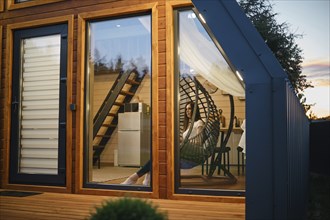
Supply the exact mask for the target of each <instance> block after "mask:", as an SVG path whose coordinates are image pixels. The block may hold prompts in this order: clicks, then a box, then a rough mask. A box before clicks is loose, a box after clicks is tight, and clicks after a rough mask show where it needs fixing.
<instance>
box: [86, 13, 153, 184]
mask: <svg viewBox="0 0 330 220" xmlns="http://www.w3.org/2000/svg"><path fill="white" fill-rule="evenodd" d="M88 27H89V28H88V30H89V32H88V36H89V39H88V40H89V42H88V59H87V61H88V71H87V77H86V78H87V79H86V85H87V86H86V88H87V92H86V108H85V109H86V120H85V134H86V135H85V145H86V146H87V147H86V148H85V149H87V151H86V153H85V157H86V158H85V161H86V163H85V166H87V173H85V175H86V177H87V178H85V179H86V180H87V182H89V183H96V184H110V185H111V184H121V183H123V182H124V181H125V179H126V178H127V177H128V176H130V175H131V174H132V173H134V172H136V171H137V170H138V169H139V168H140V167H142V166H143V165H144V164H145V163H146V162H147V161H149V160H150V149H151V141H150V140H151V135H150V134H151V128H150V125H151V28H150V27H151V24H150V16H149V15H144V16H135V17H129V18H120V19H113V20H106V21H94V22H90V23H89V25H88ZM135 184H138V185H142V184H143V183H142V180H141V181H137V182H136V183H135Z"/></svg>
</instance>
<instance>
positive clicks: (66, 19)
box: [2, 15, 74, 193]
mask: <svg viewBox="0 0 330 220" xmlns="http://www.w3.org/2000/svg"><path fill="white" fill-rule="evenodd" d="M73 22H74V16H73V15H69V16H61V17H54V18H50V19H41V20H35V21H28V22H22V23H17V24H8V25H7V36H6V39H7V41H6V45H7V48H6V55H7V56H6V57H7V60H6V62H5V63H6V72H5V74H6V76H5V82H4V85H5V93H6V94H5V96H4V97H5V111H4V112H5V114H4V125H5V126H4V127H5V128H6V130H5V136H4V137H5V140H4V143H5V148H4V149H3V150H4V154H3V155H4V178H3V180H2V181H3V182H2V183H3V188H6V189H17V190H31V191H45V192H46V191H47V192H66V193H69V192H72V186H71V185H72V129H70V128H72V112H71V111H70V110H69V108H67V109H66V117H67V118H66V125H67V133H66V146H67V147H66V159H65V160H66V184H65V186H64V187H53V186H37V185H18V184H10V183H9V164H10V157H9V152H10V149H9V147H10V130H11V129H10V126H11V123H10V120H11V98H12V91H11V88H12V74H13V69H12V66H13V37H14V35H13V32H14V31H15V30H19V29H25V28H34V27H40V26H50V25H54V24H63V23H66V24H67V25H68V36H67V38H68V41H67V42H68V44H67V51H68V52H67V99H66V105H67V106H70V104H71V103H72V69H73V32H74V25H73Z"/></svg>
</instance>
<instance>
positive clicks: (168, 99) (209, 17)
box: [0, 0, 309, 219]
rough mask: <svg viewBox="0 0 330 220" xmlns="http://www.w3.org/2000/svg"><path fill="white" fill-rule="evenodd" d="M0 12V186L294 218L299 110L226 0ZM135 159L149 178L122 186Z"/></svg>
mask: <svg viewBox="0 0 330 220" xmlns="http://www.w3.org/2000/svg"><path fill="white" fill-rule="evenodd" d="M0 11H1V15H0V18H1V24H0V33H1V38H0V42H1V44H0V45H1V53H0V60H1V62H0V68H1V78H0V79H1V81H0V82H1V93H0V97H1V98H0V101H1V105H0V109H1V115H0V121H1V125H0V126H1V127H0V132H1V136H0V138H1V146H0V150H1V157H0V160H1V168H0V174H1V179H2V181H1V185H0V186H1V188H2V189H16V190H35V191H47V192H59V193H77V194H96V195H111V196H123V195H127V194H128V195H131V196H136V197H143V198H160V199H179V200H204V201H212V202H245V203H246V217H247V219H302V218H304V217H305V214H306V213H305V212H304V211H303V210H306V208H307V186H308V184H307V182H308V181H307V178H308V158H309V155H308V143H309V135H308V134H309V130H308V128H309V122H308V120H307V118H306V116H305V113H304V110H303V108H302V107H301V105H300V103H299V100H298V99H297V97H296V95H295V94H294V92H293V90H292V89H291V87H290V83H289V81H288V80H287V76H286V75H285V73H284V72H283V70H282V68H281V67H280V65H279V64H278V62H277V61H276V59H275V58H274V56H273V55H272V53H271V52H270V50H269V49H268V48H267V46H266V45H265V43H264V42H263V40H262V39H261V37H260V35H259V34H258V33H257V31H256V30H255V29H254V28H253V26H252V25H251V23H250V22H249V21H248V19H247V18H246V16H245V15H244V13H243V12H242V11H241V10H240V8H239V6H238V4H237V3H236V2H235V1H220V0H217V1H202V0H193V1H189V0H187V1H182V0H173V1H165V0H145V1H144V0H143V1H131V0H130V1H128V0H98V1H93V0H85V1H74V0H45V1H43V0H28V1H14V0H5V1H2V2H1V5H0ZM189 103H194V105H191V106H194V108H193V109H191V111H192V113H191V114H192V116H191V118H192V119H191V120H195V121H197V119H198V118H200V120H201V123H202V124H203V126H201V127H202V129H203V130H202V132H201V133H200V134H197V135H193V134H192V131H193V129H194V128H193V126H194V124H195V122H194V123H191V124H190V125H189V124H186V122H185V119H184V118H185V116H186V115H187V114H188V113H187V109H186V107H187V106H188V105H190V104H189ZM245 124H246V126H244V125H245ZM244 137H245V138H244ZM245 143H246V144H245ZM146 164H148V166H145V167H147V169H148V170H147V171H148V175H149V176H150V181H149V179H147V178H145V179H144V180H143V178H140V179H139V180H137V181H136V182H135V183H134V184H123V183H125V182H124V181H125V179H126V178H127V177H129V176H130V175H131V174H132V173H135V172H137V171H138V170H139V169H140V168H141V167H144V165H146ZM242 168H243V169H242Z"/></svg>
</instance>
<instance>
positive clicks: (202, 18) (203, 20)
mask: <svg viewBox="0 0 330 220" xmlns="http://www.w3.org/2000/svg"><path fill="white" fill-rule="evenodd" d="M198 16H199V17H200V19H201V20H202V22H203V23H204V24H206V21H205V19H204V17H203V15H202V14H198Z"/></svg>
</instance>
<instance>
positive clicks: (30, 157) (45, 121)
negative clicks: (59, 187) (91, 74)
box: [19, 34, 61, 174]
mask: <svg viewBox="0 0 330 220" xmlns="http://www.w3.org/2000/svg"><path fill="white" fill-rule="evenodd" d="M60 46H61V36H60V35H59V34H58V35H51V36H45V37H36V38H29V39H24V40H23V41H22V56H21V63H22V90H21V91H22V93H21V121H20V137H21V139H20V155H19V172H20V173H27V174H58V146H59V132H58V124H59V88H60V84H59V82H60V79H59V77H60Z"/></svg>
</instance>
